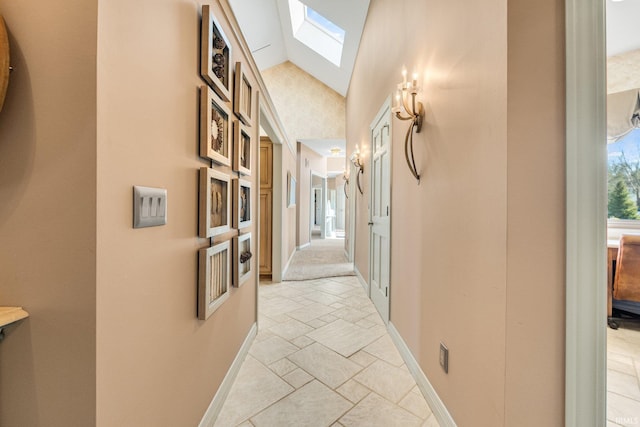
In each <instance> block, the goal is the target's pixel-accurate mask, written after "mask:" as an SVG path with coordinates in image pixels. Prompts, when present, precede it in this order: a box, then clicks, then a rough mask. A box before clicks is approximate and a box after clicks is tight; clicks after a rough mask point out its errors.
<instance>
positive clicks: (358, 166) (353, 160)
mask: <svg viewBox="0 0 640 427" xmlns="http://www.w3.org/2000/svg"><path fill="white" fill-rule="evenodd" d="M351 163H353V166H355V167H356V169H358V171H357V172H356V184H358V190H360V194H364V192H363V191H362V186H361V185H360V175H361V174H362V173H364V165H363V164H362V161H361V160H360V148H358V144H356V151H354V152H353V154H352V155H351Z"/></svg>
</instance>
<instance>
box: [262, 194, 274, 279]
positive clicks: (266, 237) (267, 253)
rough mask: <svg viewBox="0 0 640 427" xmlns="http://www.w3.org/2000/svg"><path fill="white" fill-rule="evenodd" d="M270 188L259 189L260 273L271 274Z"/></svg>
mask: <svg viewBox="0 0 640 427" xmlns="http://www.w3.org/2000/svg"><path fill="white" fill-rule="evenodd" d="M272 203H273V194H272V192H271V190H262V189H261V190H260V274H271V258H272V256H271V218H272V214H271V204H272Z"/></svg>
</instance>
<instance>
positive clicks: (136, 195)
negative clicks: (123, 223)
mask: <svg viewBox="0 0 640 427" xmlns="http://www.w3.org/2000/svg"><path fill="white" fill-rule="evenodd" d="M166 223H167V190H166V189H165V188H152V187H141V186H139V185H134V186H133V228H144V227H156V226H159V225H165V224H166Z"/></svg>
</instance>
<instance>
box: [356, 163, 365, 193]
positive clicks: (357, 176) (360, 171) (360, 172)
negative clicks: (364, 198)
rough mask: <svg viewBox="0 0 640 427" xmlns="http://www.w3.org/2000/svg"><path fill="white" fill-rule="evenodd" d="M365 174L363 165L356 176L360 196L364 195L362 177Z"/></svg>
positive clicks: (359, 167)
mask: <svg viewBox="0 0 640 427" xmlns="http://www.w3.org/2000/svg"><path fill="white" fill-rule="evenodd" d="M363 173H364V167H363V166H362V165H359V166H358V173H357V174H356V184H358V190H360V194H364V191H362V185H360V175H361V174H363Z"/></svg>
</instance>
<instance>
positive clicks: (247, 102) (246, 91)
mask: <svg viewBox="0 0 640 427" xmlns="http://www.w3.org/2000/svg"><path fill="white" fill-rule="evenodd" d="M233 87H234V90H233V112H234V113H235V114H236V116H238V117H239V118H240V120H242V123H244V124H245V125H247V126H251V112H252V111H253V109H252V106H253V104H252V101H253V88H252V87H251V83H249V79H247V75H246V74H245V73H244V70H243V69H242V62H236V73H235V77H234V82H233Z"/></svg>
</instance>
